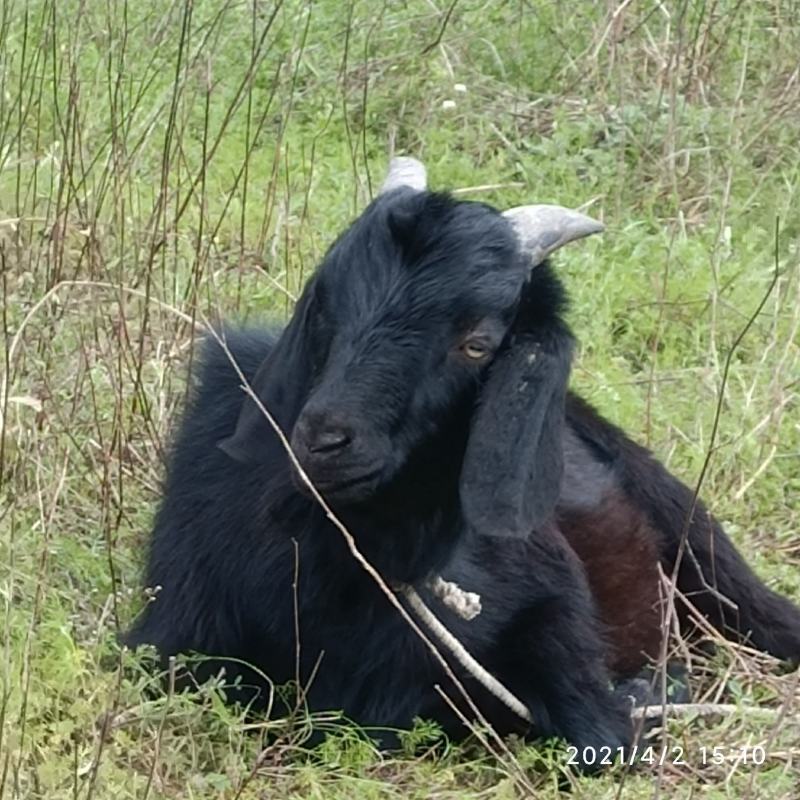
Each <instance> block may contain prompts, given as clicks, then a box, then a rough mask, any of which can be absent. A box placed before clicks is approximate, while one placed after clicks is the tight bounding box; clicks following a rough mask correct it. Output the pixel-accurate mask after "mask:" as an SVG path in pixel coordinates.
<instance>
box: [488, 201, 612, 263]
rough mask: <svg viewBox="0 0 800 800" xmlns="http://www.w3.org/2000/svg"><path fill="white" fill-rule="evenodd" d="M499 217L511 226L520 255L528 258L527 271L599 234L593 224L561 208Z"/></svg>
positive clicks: (520, 209)
mask: <svg viewBox="0 0 800 800" xmlns="http://www.w3.org/2000/svg"><path fill="white" fill-rule="evenodd" d="M503 216H504V217H506V219H508V220H509V222H510V223H511V224H512V225H513V226H514V230H515V231H516V234H517V238H518V239H519V246H520V249H521V250H522V252H523V253H526V254H527V255H529V256H530V267H531V269H533V268H534V267H536V266H538V265H539V264H541V263H542V261H544V260H545V259H546V258H547V256H549V255H550V254H551V253H552V252H554V251H555V250H558V248H559V247H563V246H564V245H565V244H569V243H570V242H574V241H575V240H576V239H582V238H583V237H584V236H591V235H592V234H593V233H600V231H602V230H603V225H602V223H600V222H598V221H597V220H594V219H592V218H591V217H587V216H586V215H585V214H581V213H580V211H573V210H572V209H569V208H562V207H561V206H547V205H539V206H518V207H517V208H510V209H509V210H508V211H506V212H504V214H503Z"/></svg>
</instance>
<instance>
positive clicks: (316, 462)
mask: <svg viewBox="0 0 800 800" xmlns="http://www.w3.org/2000/svg"><path fill="white" fill-rule="evenodd" d="M382 440H383V437H381V436H378V435H376V434H375V433H374V432H371V431H368V430H366V429H365V428H364V427H363V426H360V425H359V424H358V423H357V422H356V421H355V418H354V417H353V416H352V415H348V414H343V413H336V412H331V411H314V410H312V409H306V410H305V411H303V413H302V414H301V415H300V417H299V418H298V420H297V423H296V424H295V426H294V430H293V432H292V437H291V445H292V450H293V451H294V453H295V455H296V456H297V460H298V461H299V462H300V465H301V466H302V468H303V470H304V471H305V473H306V475H307V476H308V478H309V479H310V480H311V482H312V484H313V485H314V488H315V489H317V490H318V491H319V492H320V493H321V494H322V496H323V497H324V498H325V499H326V500H331V501H335V502H337V503H339V504H344V503H348V504H349V503H356V502H359V501H363V500H365V499H367V498H368V497H370V496H371V495H372V494H373V493H374V492H375V490H376V488H377V487H378V485H379V484H380V483H381V478H382V475H383V472H384V459H383V458H382V455H383V452H384V448H385V442H383V441H382ZM295 480H296V481H297V483H298V486H299V488H301V489H302V490H303V491H308V487H307V486H306V484H305V483H304V482H303V481H302V479H301V478H300V476H299V475H296V476H295Z"/></svg>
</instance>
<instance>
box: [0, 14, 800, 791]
mask: <svg viewBox="0 0 800 800" xmlns="http://www.w3.org/2000/svg"><path fill="white" fill-rule="evenodd" d="M796 14H797V9H796V8H795V7H794V5H793V4H792V3H786V2H782V1H781V2H779V0H775V2H764V3H737V2H734V0H714V1H713V2H711V0H709V1H708V2H706V1H705V0H697V2H688V0H687V1H686V2H677V3H672V4H663V3H654V2H649V0H646V1H645V2H641V3H629V4H626V3H621V4H600V3H592V2H586V1H584V2H578V3H572V4H569V3H547V2H542V1H541V0H531V1H530V2H528V0H521V2H518V3H517V2H514V3H508V2H497V3H477V2H472V0H462V2H458V3H454V4H451V3H449V2H447V3H445V2H439V0H430V1H429V0H425V1H424V2H423V0H407V1H406V2H393V1H392V0H387V2H385V3H383V4H380V3H367V2H365V1H364V0H362V1H361V2H355V1H354V2H350V3H340V2H335V1H334V0H318V1H317V2H308V3H302V2H298V1H297V0H285V1H284V2H283V3H282V4H281V5H280V6H278V7H276V6H275V4H273V3H267V2H261V0H256V1H255V2H251V3H243V2H231V1H230V0H217V2H211V1H210V0H195V2H193V3H190V2H182V1H181V0H176V2H172V3H164V2H161V0H144V2H141V3H138V4H130V3H128V2H127V0H84V1H83V2H78V0H61V2H57V3H56V2H55V0H29V1H28V2H25V1H24V0H6V2H5V3H4V4H3V5H2V7H1V8H0V269H1V270H2V272H1V273H0V276H1V278H2V280H1V283H0V286H1V287H2V293H3V295H2V298H3V303H2V312H3V313H2V338H3V340H4V351H3V352H4V364H3V367H2V374H3V379H2V384H0V410H2V431H0V434H1V438H0V481H2V483H1V484H0V598H2V615H3V626H2V631H3V644H2V658H1V659H0V664H1V666H0V673H1V674H2V677H3V686H2V688H3V692H2V704H1V705H0V723H2V740H0V797H3V798H5V797H8V798H48V800H49V799H50V798H62V797H63V798H86V799H87V800H88V798H92V797H94V798H101V799H104V798H134V797H135V798H145V797H150V798H157V797H164V798H178V797H180V798H184V797H185V798H237V797H241V798H262V797H263V798H266V797H269V798H283V797H294V798H316V797H324V798H334V797H342V798H372V797H376V798H377V797H380V798H384V797H398V798H400V797H419V798H429V797H436V798H462V797H464V798H466V797H472V798H478V797H480V798H510V797H516V796H519V795H520V794H524V792H525V791H526V790H525V788H524V785H523V783H527V784H528V785H529V786H530V785H533V786H535V787H536V788H537V790H538V795H539V796H541V797H545V798H546V797H553V796H555V795H556V794H557V793H558V790H559V785H560V783H559V782H560V781H563V780H564V776H563V772H562V770H561V766H562V765H563V762H564V752H563V749H561V748H560V746H558V745H548V746H544V747H542V748H540V749H535V748H532V747H519V746H516V745H512V747H513V758H508V757H506V758H503V759H497V758H495V757H494V756H492V755H491V754H488V753H487V752H486V751H485V750H483V749H482V748H480V747H477V746H473V747H465V748H456V747H452V748H450V749H449V750H448V751H447V752H446V753H444V754H438V755H436V756H434V755H430V756H428V757H419V756H414V755H412V754H411V752H412V749H411V748H410V749H409V755H407V756H404V757H401V756H392V757H388V756H383V755H381V754H379V753H376V752H375V751H373V750H372V749H371V748H370V747H368V746H367V745H365V744H364V743H363V742H361V741H359V740H358V738H357V737H356V736H354V735H353V732H352V730H350V729H348V728H347V727H346V726H344V727H342V726H338V727H337V726H334V727H337V730H338V733H337V735H336V736H335V737H333V738H332V739H331V740H330V741H329V742H328V743H327V744H326V745H325V746H324V747H323V748H321V749H320V750H319V751H317V752H314V753H310V754H309V753H305V752H303V751H302V748H301V746H300V743H301V739H302V736H301V734H300V733H298V732H297V730H290V729H289V728H287V727H286V726H285V725H281V724H278V723H276V724H275V725H273V726H270V729H269V730H259V731H257V732H255V733H254V732H253V731H250V730H248V729H247V725H246V724H245V721H244V720H243V719H242V718H241V716H240V715H238V713H237V712H235V711H233V710H231V709H228V708H226V707H225V706H224V705H223V704H222V703H221V702H220V700H219V697H218V695H217V694H216V693H215V692H214V691H213V690H212V688H207V689H204V690H203V691H202V692H201V694H200V697H199V698H197V699H195V700H193V701H189V700H188V699H187V698H184V697H165V696H164V695H158V694H155V695H153V694H152V693H148V691H147V689H148V687H149V688H152V678H151V677H150V676H149V675H148V673H147V672H146V671H145V670H144V668H143V666H142V665H141V664H140V663H139V662H138V661H137V660H136V659H135V658H134V657H133V656H132V655H130V654H120V652H119V649H118V648H117V646H116V644H115V634H116V632H117V631H118V630H119V629H120V628H122V629H124V628H125V627H126V626H127V625H128V624H129V622H130V620H131V619H132V618H133V617H134V615H135V614H136V613H137V612H138V610H139V609H140V608H141V606H142V603H143V602H144V599H143V598H142V596H141V589H140V584H139V571H140V568H141V564H142V557H143V552H144V545H145V542H146V538H147V533H148V527H149V524H150V520H151V516H152V511H153V507H154V505H155V503H156V501H157V498H158V487H159V477H160V475H161V469H162V465H163V452H164V447H165V446H166V444H167V442H168V440H169V433H170V430H171V426H172V422H173V420H174V419H175V414H176V411H177V409H179V407H180V403H181V400H182V397H183V390H184V387H185V376H186V372H187V368H188V366H189V363H190V360H191V351H192V330H193V324H192V322H193V320H197V321H199V320H202V319H215V318H217V317H218V316H225V317H228V318H234V319H241V320H244V319H249V320H257V319H272V320H275V319H278V320H280V319H284V318H285V316H286V315H287V314H288V313H289V312H290V310H291V305H292V297H294V296H296V294H297V292H298V290H299V288H300V287H301V286H302V284H303V282H304V280H305V279H306V278H307V276H308V275H309V274H310V273H311V272H312V271H313V269H314V265H315V264H316V263H317V261H318V260H319V258H320V256H321V254H322V253H323V252H324V250H325V248H326V247H327V245H328V244H329V243H330V242H331V241H332V239H333V237H334V236H335V235H336V234H337V233H338V232H339V231H340V230H341V229H342V228H343V226H345V225H346V224H347V222H348V221H349V220H350V219H352V218H353V217H354V215H356V214H357V213H358V211H359V210H360V209H361V208H362V207H363V206H364V205H365V204H366V203H367V202H368V200H369V198H370V196H371V192H372V191H374V189H375V187H376V186H377V185H378V184H379V182H380V180H381V178H382V174H383V170H384V169H385V166H386V163H387V158H388V154H389V152H390V150H392V149H393V150H394V151H395V152H402V153H409V154H413V155H416V156H418V157H421V158H422V159H423V160H424V161H425V162H426V164H427V166H428V168H429V176H430V182H431V184H432V186H433V187H435V188H441V189H457V190H459V191H462V190H463V196H464V197H469V198H476V199H481V200H485V201H487V202H490V203H493V204H495V205H497V206H498V207H508V206H511V205H514V204H519V203H522V202H532V201H538V202H559V203H562V204H565V205H569V206H580V205H583V204H587V205H588V206H589V207H590V209H591V212H592V213H593V214H594V215H596V216H598V217H600V218H602V219H603V220H604V221H605V222H606V224H607V232H606V234H605V235H604V236H603V237H598V238H595V239H593V240H590V241H587V242H586V243H584V244H582V245H580V246H575V247H572V248H569V249H568V250H567V251H565V252H564V253H563V255H560V256H559V259H558V263H559V268H560V269H561V271H562V272H563V275H564V280H565V282H566V284H567V286H568V288H569V291H570V294H571V297H572V307H571V311H570V320H571V322H572V324H573V327H574V329H575V331H576V333H577V335H578V337H579V339H580V341H581V348H580V354H579V359H578V362H577V364H576V368H575V372H574V385H575V386H576V387H577V388H579V389H580V390H581V391H582V392H583V393H584V394H586V395H587V396H588V397H589V398H590V399H591V400H592V401H594V402H595V403H596V404H597V405H599V407H600V408H601V409H602V410H603V411H604V413H606V414H607V415H608V416H609V417H610V418H611V419H612V420H614V421H615V422H618V423H620V424H623V425H624V426H625V427H626V428H627V429H628V430H629V431H630V432H631V433H632V434H633V435H634V436H635V437H636V438H637V439H639V440H640V441H643V442H646V443H648V444H649V445H650V446H651V447H652V448H653V449H654V450H655V451H656V452H657V453H658V454H659V456H660V457H661V458H662V459H663V460H664V461H666V462H667V463H668V464H669V466H670V467H671V468H672V469H673V470H675V471H676V472H677V473H678V474H680V475H681V476H682V477H684V478H685V479H686V480H687V481H689V482H690V483H694V482H696V481H697V479H698V477H699V476H700V475H701V471H702V468H703V464H704V461H705V459H706V457H707V454H708V453H709V452H710V453H711V459H710V465H709V469H708V471H707V474H706V475H705V480H704V484H703V495H704V497H705V498H706V499H707V500H708V501H709V503H710V505H711V506H712V507H713V508H714V509H715V511H716V512H717V513H718V514H719V516H720V517H721V518H722V519H723V520H725V521H726V522H728V523H729V529H730V530H731V532H732V534H733V536H734V538H735V540H736V541H737V543H738V544H739V545H740V547H741V548H742V549H743V551H744V552H745V553H746V555H747V557H748V559H749V560H750V561H752V562H753V563H754V564H755V565H756V567H757V568H758V570H759V572H760V573H761V575H762V576H763V577H764V578H765V579H766V580H767V581H768V582H769V583H770V585H772V586H774V587H776V588H778V589H780V590H781V591H783V592H785V593H787V594H789V595H791V596H793V597H794V598H796V599H799V600H800V569H798V566H800V540H798V535H797V530H798V526H799V525H800V504H798V497H800V423H799V422H798V419H799V415H798V398H800V382H799V381H798V376H799V375H800V338H799V337H798V329H800V78H799V77H798V62H797V53H798V52H800V28H798V26H797V23H796ZM459 85H462V86H463V89H464V91H462V90H461V88H462V86H459ZM445 101H454V102H455V107H452V108H446V107H444V106H443V103H445ZM447 105H449V104H447ZM487 185H488V186H491V187H494V188H489V189H486V188H484V187H486V186H487ZM476 187H478V188H476ZM778 226H779V236H778V238H777V240H776V227H778ZM776 269H777V270H778V279H777V283H776V286H775V288H774V289H773V291H772V292H771V293H770V295H769V297H768V299H767V301H766V303H765V305H764V308H763V310H762V312H761V313H760V314H759V315H758V316H757V317H756V318H755V319H754V322H753V325H752V327H751V328H750V330H749V331H748V332H747V335H746V336H745V337H744V339H743V340H742V341H741V343H740V344H739V346H738V347H737V348H736V349H735V351H734V353H733V355H732V357H731V358H730V370H729V375H728V380H727V385H726V386H725V393H724V397H723V398H722V399H721V404H720V410H721V415H720V421H719V429H718V431H717V433H716V436H715V437H714V436H713V427H714V418H715V411H716V409H717V404H718V401H719V400H720V391H721V386H722V378H723V371H724V367H725V364H726V359H728V358H729V354H730V353H731V350H732V347H733V345H734V343H735V342H736V340H737V337H738V336H739V335H740V333H741V332H742V331H743V329H744V328H745V325H746V323H747V321H748V319H749V318H750V317H751V315H753V313H754V312H755V310H756V309H757V307H758V304H759V302H760V301H761V299H762V297H763V296H764V295H765V293H766V292H767V290H768V288H769V285H770V281H771V280H772V278H773V276H774V273H775V270H776ZM773 666H774V665H772V664H770V663H769V662H767V661H764V660H763V659H760V658H758V657H757V656H755V655H752V654H749V653H746V652H742V651H735V650H733V649H730V648H726V649H723V650H722V651H721V652H720V653H719V654H718V655H717V656H716V657H715V658H713V659H711V660H706V661H702V662H699V666H698V673H703V677H702V680H701V681H700V685H701V687H702V688H703V689H705V690H707V692H708V693H709V696H710V697H711V699H719V698H721V699H724V700H726V701H728V702H739V703H741V704H742V705H743V706H749V705H754V704H756V703H762V704H765V705H771V706H774V707H776V708H784V709H785V714H784V715H783V716H781V717H779V718H778V719H777V720H776V719H766V720H764V719H763V718H759V717H755V716H749V715H746V714H743V715H741V716H740V715H734V716H732V717H725V718H723V719H721V720H718V719H710V720H705V721H684V722H680V723H676V724H675V725H674V726H673V727H672V728H671V729H670V732H669V739H668V741H669V742H670V743H671V744H674V743H680V744H682V745H683V746H685V748H686V760H687V761H688V764H689V766H688V767H680V768H674V769H673V768H669V769H666V768H665V769H659V768H646V767H644V768H641V769H638V770H636V771H635V772H633V773H631V774H629V775H623V772H624V771H623V770H619V769H618V770H614V771H612V772H611V773H609V774H607V775H604V776H602V777H601V778H597V779H582V780H579V781H577V782H576V783H575V785H574V788H573V795H574V796H576V797H591V798H603V797H608V798H611V797H618V796H622V797H630V798H643V797H651V796H656V795H657V794H658V796H663V797H670V798H672V797H674V798H684V797H704V798H739V797H748V796H750V797H769V798H796V797H797V783H798V773H800V770H799V769H798V767H797V764H798V760H800V729H798V725H797V709H798V699H799V698H800V693H799V692H798V684H797V679H796V674H795V675H794V676H792V675H780V674H777V673H775V671H774V669H773ZM123 667H124V669H123ZM716 692H718V693H719V694H718V695H717V694H715V693H716ZM792 703H793V705H792ZM414 735H415V736H416V737H418V738H420V740H422V741H424V739H425V735H426V729H425V728H424V727H423V728H422V729H421V730H419V731H417V732H416V733H415V734H414ZM268 741H269V743H270V744H269V747H267V748H266V750H265V749H264V747H265V745H266V743H267V742H268ZM758 743H766V744H765V746H766V749H767V752H768V754H769V757H768V759H767V763H766V764H765V765H764V766H763V767H760V768H759V767H755V766H753V765H751V764H741V763H740V764H736V763H735V762H733V761H728V762H726V763H725V764H722V765H717V766H714V765H707V766H702V765H701V764H700V760H699V759H700V756H699V752H700V750H699V748H700V747H702V746H706V747H712V746H714V745H724V746H725V747H726V748H727V747H731V748H733V747H738V746H740V745H753V744H758ZM522 775H524V781H523V779H522V778H521V777H520V776H522Z"/></svg>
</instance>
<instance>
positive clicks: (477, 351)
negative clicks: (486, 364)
mask: <svg viewBox="0 0 800 800" xmlns="http://www.w3.org/2000/svg"><path fill="white" fill-rule="evenodd" d="M461 352H462V353H463V354H464V355H465V356H466V357H467V358H470V359H472V360H473V361H480V360H482V359H484V358H486V356H488V355H489V346H488V345H487V344H485V343H484V342H478V341H475V340H474V339H472V340H468V341H466V342H464V343H463V344H462V345H461Z"/></svg>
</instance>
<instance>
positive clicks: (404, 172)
mask: <svg viewBox="0 0 800 800" xmlns="http://www.w3.org/2000/svg"><path fill="white" fill-rule="evenodd" d="M401 186H405V187H407V188H409V189H413V190H414V191H415V192H424V191H425V189H426V188H427V186H428V175H427V173H426V171H425V165H424V164H423V163H422V162H421V161H417V159H416V158H409V157H408V156H397V157H396V158H393V159H392V160H391V162H390V163H389V174H388V175H387V176H386V180H385V181H384V182H383V186H381V190H380V192H379V194H385V193H386V192H391V191H392V189H399V188H400V187H401Z"/></svg>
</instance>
